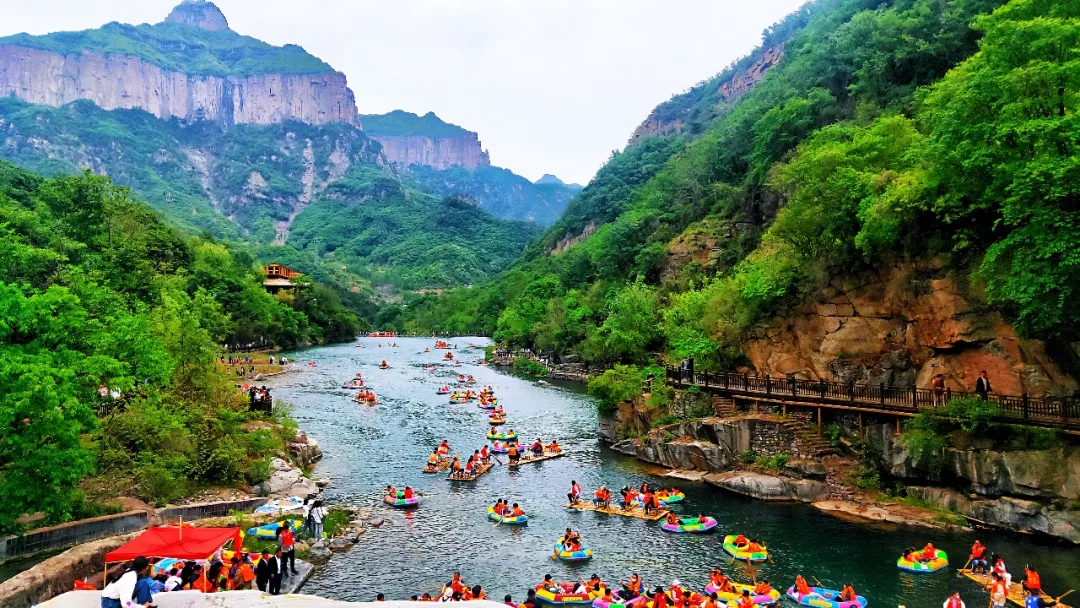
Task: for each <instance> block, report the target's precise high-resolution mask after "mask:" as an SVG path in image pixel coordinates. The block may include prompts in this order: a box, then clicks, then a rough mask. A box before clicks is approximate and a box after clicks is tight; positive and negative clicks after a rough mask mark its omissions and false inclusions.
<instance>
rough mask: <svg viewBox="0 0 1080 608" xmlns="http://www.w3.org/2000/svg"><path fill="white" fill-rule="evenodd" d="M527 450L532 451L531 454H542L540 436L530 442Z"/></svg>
mask: <svg viewBox="0 0 1080 608" xmlns="http://www.w3.org/2000/svg"><path fill="white" fill-rule="evenodd" d="M529 451H530V452H532V453H533V456H543V455H544V442H543V441H540V438H539V437H537V438H536V441H534V442H532V445H531V446H529Z"/></svg>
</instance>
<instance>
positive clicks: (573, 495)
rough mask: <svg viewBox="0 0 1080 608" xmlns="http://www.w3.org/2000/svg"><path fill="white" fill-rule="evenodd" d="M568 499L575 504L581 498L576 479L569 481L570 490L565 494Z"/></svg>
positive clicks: (579, 487)
mask: <svg viewBox="0 0 1080 608" xmlns="http://www.w3.org/2000/svg"><path fill="white" fill-rule="evenodd" d="M566 497H567V498H569V499H570V504H572V505H576V504H578V502H579V501H580V500H581V486H579V485H578V482H577V481H574V480H571V481H570V492H569V493H568V494H567V495H566Z"/></svg>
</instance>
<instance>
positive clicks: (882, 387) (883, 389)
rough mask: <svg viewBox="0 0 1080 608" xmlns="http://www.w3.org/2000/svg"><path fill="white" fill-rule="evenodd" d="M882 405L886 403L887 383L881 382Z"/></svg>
mask: <svg viewBox="0 0 1080 608" xmlns="http://www.w3.org/2000/svg"><path fill="white" fill-rule="evenodd" d="M881 405H885V383H884V382H882V383H881Z"/></svg>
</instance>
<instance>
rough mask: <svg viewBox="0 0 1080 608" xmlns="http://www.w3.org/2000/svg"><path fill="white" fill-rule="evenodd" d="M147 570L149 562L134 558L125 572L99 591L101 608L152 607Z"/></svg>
mask: <svg viewBox="0 0 1080 608" xmlns="http://www.w3.org/2000/svg"><path fill="white" fill-rule="evenodd" d="M149 569H150V560H148V559H146V558H145V557H143V556H142V555H140V556H139V557H136V558H135V561H133V562H132V564H131V568H129V569H128V571H127V572H125V573H124V574H123V575H122V576H121V577H120V578H119V579H117V580H116V581H114V582H112V583H109V584H108V585H106V586H105V588H104V589H102V590H101V608H135V607H136V606H143V607H152V606H153V597H152V596H151V595H150V585H149V584H148V583H147V576H146V575H147V571H148V570H149ZM140 578H141V579H142V580H140Z"/></svg>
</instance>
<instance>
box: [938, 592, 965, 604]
mask: <svg viewBox="0 0 1080 608" xmlns="http://www.w3.org/2000/svg"><path fill="white" fill-rule="evenodd" d="M941 608H967V607H966V606H965V605H964V600H962V599H960V592H959V591H956V592H954V593H953V594H952V595H950V596H949V597H948V599H946V600H945V601H944V602H943V603H942V604H941Z"/></svg>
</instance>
